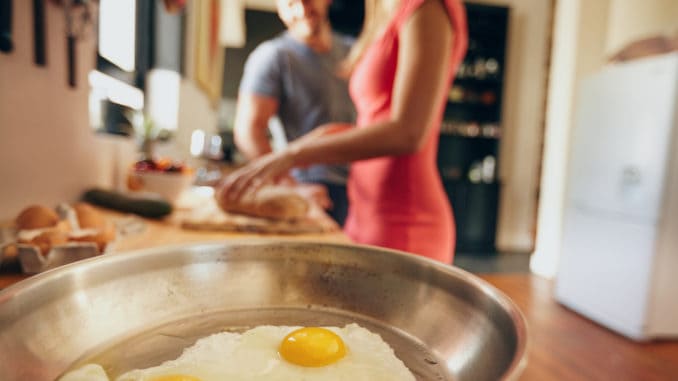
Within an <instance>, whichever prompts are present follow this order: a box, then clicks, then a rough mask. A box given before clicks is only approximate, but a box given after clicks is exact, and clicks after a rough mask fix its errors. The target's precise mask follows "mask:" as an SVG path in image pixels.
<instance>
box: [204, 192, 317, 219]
mask: <svg viewBox="0 0 678 381" xmlns="http://www.w3.org/2000/svg"><path fill="white" fill-rule="evenodd" d="M216 197H217V203H218V204H219V206H220V207H221V209H222V210H223V211H225V212H228V213H238V214H245V215H248V216H255V217H263V218H269V219H274V220H296V219H301V218H304V217H306V215H307V214H308V210H309V204H308V201H307V200H306V199H305V198H304V197H302V196H301V195H299V194H298V193H297V192H296V191H295V190H294V189H293V188H291V187H287V186H282V185H269V186H265V187H262V188H261V189H259V190H258V191H257V192H255V193H252V194H247V195H245V196H243V197H242V198H240V199H239V200H236V201H233V202H229V200H226V199H225V198H224V197H223V195H222V194H221V193H219V192H217V194H216Z"/></svg>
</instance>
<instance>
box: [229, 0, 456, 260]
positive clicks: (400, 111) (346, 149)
mask: <svg viewBox="0 0 678 381" xmlns="http://www.w3.org/2000/svg"><path fill="white" fill-rule="evenodd" d="M298 1H302V0H298ZM466 43H467V31H466V16H465V11H464V8H463V6H462V5H461V2H460V0H367V1H366V12H365V26H364V29H363V33H362V34H361V36H360V38H359V39H358V41H357V43H356V45H355V47H354V48H353V50H352V52H351V54H350V56H349V59H348V62H347V63H348V68H349V69H350V70H351V79H350V91H351V97H352V98H353V101H354V102H355V104H356V109H357V111H358V119H357V123H356V125H357V126H356V127H357V128H353V127H354V126H351V125H346V124H331V125H326V126H323V127H322V128H320V129H316V130H315V131H314V132H313V133H311V134H309V135H307V136H305V137H303V138H301V139H298V140H296V141H295V142H293V143H292V144H290V145H289V146H288V147H287V148H286V149H284V150H282V151H279V152H275V153H271V154H269V155H267V156H264V157H262V158H261V159H259V160H256V161H254V162H252V163H250V164H248V165H247V166H246V167H244V168H242V169H241V170H238V171H236V172H235V173H234V174H233V175H231V176H229V177H228V178H226V179H225V180H224V182H223V183H222V185H221V188H220V189H219V191H218V192H217V198H218V199H220V200H227V199H237V198H238V197H241V196H242V195H243V193H244V192H250V191H253V190H256V189H257V188H258V187H260V186H261V185H263V184H265V183H268V182H271V181H275V180H276V179H277V178H279V177H280V176H282V175H284V174H286V173H287V172H288V171H289V169H290V168H293V167H300V166H305V165H310V164H316V163H345V162H353V163H352V165H351V173H350V176H349V181H348V192H349V205H350V206H349V215H348V218H347V221H346V226H345V227H344V230H345V232H346V233H347V234H348V235H349V236H350V237H351V238H352V239H353V240H355V241H356V242H358V243H365V244H371V245H378V246H383V247H389V248H394V249H398V250H403V251H408V252H411V253H415V254H419V255H423V256H426V257H429V258H433V259H436V260H439V261H442V262H445V263H451V262H452V256H453V253H454V222H453V218H452V211H451V208H450V205H449V202H448V200H447V196H446V194H445V191H444V188H443V186H442V182H441V180H440V175H439V174H438V170H437V167H436V152H437V143H438V132H439V128H440V122H441V120H442V115H443V112H444V107H445V103H446V98H447V93H448V91H449V88H450V85H451V82H452V78H453V77H454V73H455V72H456V69H457V67H458V65H459V63H460V62H461V60H462V58H463V55H464V53H465V51H466Z"/></svg>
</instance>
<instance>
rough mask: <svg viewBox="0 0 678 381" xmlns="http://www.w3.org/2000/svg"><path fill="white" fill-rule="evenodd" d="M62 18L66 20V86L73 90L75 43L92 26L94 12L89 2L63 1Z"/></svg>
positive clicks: (82, 0)
mask: <svg viewBox="0 0 678 381" xmlns="http://www.w3.org/2000/svg"><path fill="white" fill-rule="evenodd" d="M63 3H64V16H65V18H66V49H67V51H66V57H67V67H68V85H69V86H70V87H72V88H75V87H76V85H77V83H76V74H77V63H76V57H77V51H76V48H77V42H78V40H79V39H80V38H82V37H83V36H84V35H85V31H86V28H87V27H88V26H89V25H90V24H94V18H93V15H94V12H93V10H92V9H91V3H92V1H90V0H65V1H64V2H63Z"/></svg>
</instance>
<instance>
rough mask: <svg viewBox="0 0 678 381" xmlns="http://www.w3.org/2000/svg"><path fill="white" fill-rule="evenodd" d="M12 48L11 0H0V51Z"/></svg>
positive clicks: (4, 51)
mask: <svg viewBox="0 0 678 381" xmlns="http://www.w3.org/2000/svg"><path fill="white" fill-rule="evenodd" d="M13 49H14V43H13V42H12V0H0V52H3V53H9V52H11V51H12V50H13Z"/></svg>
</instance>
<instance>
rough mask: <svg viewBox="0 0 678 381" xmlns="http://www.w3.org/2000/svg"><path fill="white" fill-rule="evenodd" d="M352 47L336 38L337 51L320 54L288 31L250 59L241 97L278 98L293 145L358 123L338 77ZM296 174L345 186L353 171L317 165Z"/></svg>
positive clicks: (348, 41)
mask: <svg viewBox="0 0 678 381" xmlns="http://www.w3.org/2000/svg"><path fill="white" fill-rule="evenodd" d="M351 43H352V40H351V39H350V38H348V37H343V36H340V35H336V34H335V35H333V43H332V49H331V50H330V51H329V52H327V53H322V54H319V53H316V52H315V51H313V50H312V49H311V48H309V47H308V46H306V45H304V44H303V43H301V42H299V41H297V40H295V39H294V38H293V37H292V36H290V35H289V33H288V32H283V33H282V34H280V35H279V36H277V37H276V38H274V39H271V40H268V41H266V42H264V43H262V44H260V45H259V46H258V47H257V48H256V49H254V51H253V52H252V53H251V54H250V56H249V57H248V58H247V62H246V63H245V69H244V74H243V77H242V80H241V82H240V89H239V92H240V94H257V95H264V96H270V97H274V98H277V99H278V102H279V108H278V117H279V118H280V121H281V122H282V124H283V127H284V130H285V135H286V138H287V140H288V141H292V140H294V139H297V138H298V137H300V136H302V135H304V134H306V133H307V132H309V131H311V130H312V129H314V128H316V127H318V126H319V125H321V124H325V123H329V122H347V123H353V122H355V117H356V112H355V108H354V106H353V103H352V101H351V98H350V96H349V94H348V83H347V81H346V80H345V79H342V78H339V77H338V76H337V75H336V70H337V67H338V64H339V63H340V62H341V60H343V59H344V58H345V57H346V55H347V54H348V51H349V49H350V46H351ZM293 175H294V176H295V177H296V178H297V180H299V181H304V182H318V181H321V182H328V183H332V184H345V183H346V178H347V176H348V167H347V166H325V165H313V166H310V167H308V168H304V169H295V170H294V171H293Z"/></svg>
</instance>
